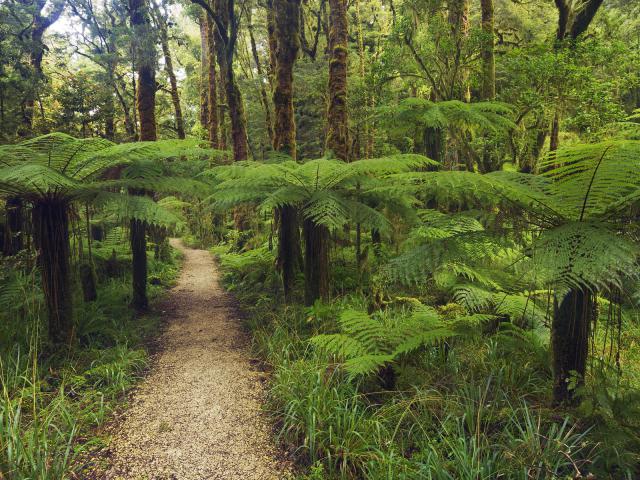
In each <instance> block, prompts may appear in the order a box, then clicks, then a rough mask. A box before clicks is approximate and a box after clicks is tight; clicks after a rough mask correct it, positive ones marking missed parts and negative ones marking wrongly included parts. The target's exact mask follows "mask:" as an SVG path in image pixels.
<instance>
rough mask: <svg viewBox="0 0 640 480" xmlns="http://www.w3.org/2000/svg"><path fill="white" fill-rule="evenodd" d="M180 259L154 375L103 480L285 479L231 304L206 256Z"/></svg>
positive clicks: (114, 446)
mask: <svg viewBox="0 0 640 480" xmlns="http://www.w3.org/2000/svg"><path fill="white" fill-rule="evenodd" d="M172 245H173V246H174V247H175V248H178V249H179V250H181V251H182V252H183V253H184V256H185V262H184V266H183V270H182V274H181V276H180V279H179V282H178V285H177V286H176V287H175V288H174V289H173V290H172V291H171V293H170V295H169V299H168V301H167V305H166V306H165V307H164V308H165V309H166V311H165V313H164V315H165V320H166V321H167V324H168V326H167V328H166V331H165V332H164V333H163V334H162V337H161V345H162V347H161V351H160V353H159V354H158V356H157V358H156V359H155V361H154V362H153V365H152V368H151V371H150V372H149V374H148V376H147V377H146V378H145V380H144V381H143V382H142V383H141V385H140V386H139V388H138V389H137V390H136V391H135V393H134V394H133V397H132V399H131V405H130V408H129V409H128V410H127V411H126V412H125V413H124V415H123V418H122V419H121V421H119V422H117V426H116V427H114V428H115V431H114V432H113V436H112V439H111V442H110V444H109V447H108V451H107V455H106V457H107V458H108V463H109V467H108V469H107V471H106V472H105V473H104V474H103V475H102V476H101V477H100V478H103V479H109V480H116V479H118V480H119V479H131V480H152V479H154V480H165V479H167V480H168V479H175V480H204V479H224V480H235V479H243V480H247V479H254V480H271V479H283V478H290V476H291V473H290V472H291V470H290V465H289V464H288V463H287V462H286V461H284V460H282V458H283V456H282V453H281V452H280V451H279V450H278V449H277V448H276V447H275V445H274V442H273V439H272V426H271V425H270V424H269V421H268V419H267V418H266V416H265V415H264V413H263V412H262V409H261V406H262V401H263V398H264V388H263V383H264V381H265V376H264V375H265V374H264V373H261V372H260V371H257V370H256V369H254V368H252V366H251V362H250V356H249V353H248V351H247V338H246V336H245V334H244V333H243V332H242V329H241V326H240V320H239V319H238V317H237V315H236V313H235V308H234V303H233V299H232V298H231V297H230V295H229V294H228V293H227V292H225V291H224V290H223V289H222V288H221V286H220V283H219V274H218V271H217V270H216V267H215V264H214V262H213V259H212V257H211V255H210V254H209V253H208V252H207V251H204V250H194V249H189V248H186V247H185V246H184V245H183V244H182V243H181V242H180V241H177V240H172Z"/></svg>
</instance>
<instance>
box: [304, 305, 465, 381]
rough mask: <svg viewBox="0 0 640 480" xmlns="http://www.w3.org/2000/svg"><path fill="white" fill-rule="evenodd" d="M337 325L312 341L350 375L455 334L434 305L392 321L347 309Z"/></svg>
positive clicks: (366, 372) (364, 372) (370, 371)
mask: <svg viewBox="0 0 640 480" xmlns="http://www.w3.org/2000/svg"><path fill="white" fill-rule="evenodd" d="M338 326H339V328H340V333H334V334H323V335H316V336H314V337H312V338H311V340H310V341H311V343H312V344H313V345H315V347H316V348H318V349H320V350H322V351H324V352H326V353H327V354H328V355H330V356H331V357H334V358H336V359H337V360H338V361H339V362H340V363H341V364H342V366H343V367H344V369H345V370H346V372H347V373H348V374H349V376H350V378H356V377H359V376H364V375H370V374H373V373H375V372H377V371H379V370H380V369H381V368H383V367H385V366H386V365H388V364H392V363H394V362H396V361H398V360H399V358H400V357H401V356H402V355H406V354H409V353H411V352H415V351H416V350H418V349H419V348H420V347H423V346H427V345H434V344H436V343H438V342H441V341H442V340H445V339H447V338H450V337H452V336H454V335H455V334H456V332H455V329H454V328H452V326H451V325H447V324H446V323H445V322H444V321H443V320H442V319H441V318H440V317H439V316H438V313H437V312H436V311H435V310H434V309H432V308H430V307H426V306H423V305H421V306H419V307H417V308H415V309H414V310H413V312H412V314H411V315H409V316H405V317H400V318H396V319H394V321H393V322H389V323H386V322H382V321H380V320H378V319H376V318H374V317H371V316H369V315H367V314H366V313H364V312H362V311H357V310H346V311H344V312H343V313H342V314H341V315H340V319H339V320H338Z"/></svg>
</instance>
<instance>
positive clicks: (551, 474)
mask: <svg viewBox="0 0 640 480" xmlns="http://www.w3.org/2000/svg"><path fill="white" fill-rule="evenodd" d="M231 250H233V249H231ZM345 250H346V249H342V252H341V254H342V255H344V251H345ZM213 252H214V253H215V254H217V255H218V257H219V259H220V262H221V265H222V268H223V271H224V281H225V284H226V287H227V288H228V289H229V290H231V291H233V292H234V294H235V295H236V296H237V298H238V299H239V301H240V303H241V305H242V307H243V309H244V310H245V312H246V318H247V325H248V327H249V329H250V331H251V332H252V335H253V348H254V349H255V351H256V353H257V354H258V355H259V356H260V357H261V358H262V359H263V360H264V362H265V363H266V364H267V365H268V367H269V369H271V371H272V376H271V383H270V387H269V401H268V409H269V411H270V413H271V414H272V415H273V418H274V420H275V423H276V426H277V438H278V440H279V442H280V443H281V444H282V445H283V447H284V448H285V449H286V450H287V451H288V452H289V453H290V454H291V456H292V457H293V458H295V460H296V461H297V463H298V465H299V466H300V472H301V473H300V477H299V478H304V479H308V480H311V479H338V478H340V479H345V478H364V479H370V480H395V479H397V480H407V479H434V480H440V479H443V480H444V479H447V480H448V479H451V480H453V479H469V480H471V479H474V480H475V479H496V478H509V479H523V480H529V479H553V478H557V479H568V478H612V479H613V478H615V479H631V478H637V475H638V471H637V465H638V460H639V459H640V456H639V452H640V443H639V442H638V434H637V430H636V431H635V432H634V431H633V427H632V426H633V425H637V422H638V418H640V414H639V413H640V412H638V411H636V410H635V409H636V408H637V406H638V405H640V403H638V402H637V400H634V398H635V397H634V395H636V396H637V394H634V393H633V392H637V390H634V389H633V388H632V387H631V386H629V388H628V389H626V390H624V389H620V385H617V386H616V388H615V389H614V388H613V386H612V385H610V384H609V386H608V387H605V386H604V384H608V382H609V381H608V380H607V379H608V378H613V377H611V375H607V374H604V373H603V374H602V375H600V376H595V374H592V376H593V378H591V380H590V381H589V382H588V383H587V385H589V386H590V388H592V389H593V391H592V392H587V391H585V392H582V394H583V398H584V401H583V402H582V404H581V406H580V408H578V409H561V408H553V407H551V406H550V405H551V404H552V402H551V399H550V398H549V397H550V395H549V391H550V385H551V382H552V377H551V366H550V352H549V347H548V337H544V333H541V332H540V331H536V330H535V329H534V330H531V329H523V328H520V327H518V326H516V325H513V324H510V323H509V324H508V325H499V328H497V329H492V330H491V331H489V332H487V331H483V329H482V328H475V329H470V330H471V331H472V332H473V331H475V332H476V333H475V334H473V333H472V334H462V333H460V332H456V334H455V336H453V337H447V338H446V339H441V340H440V341H435V342H426V343H424V344H423V345H422V346H420V347H419V348H417V347H416V349H414V350H412V351H407V352H406V354H402V355H398V356H397V357H393V358H389V357H384V358H383V359H382V361H380V363H379V365H378V364H375V363H374V365H377V367H376V368H377V370H375V371H374V372H373V373H370V372H369V370H366V372H364V374H357V373H358V372H356V374H354V371H353V363H349V362H353V360H354V358H355V359H356V361H357V359H358V358H359V357H358V356H357V355H356V356H355V357H354V354H353V352H354V351H355V352H360V355H361V356H362V355H365V356H366V355H369V353H370V352H369V353H367V352H363V351H362V350H358V349H359V348H361V347H360V346H359V345H360V344H362V342H367V339H368V338H369V337H371V339H370V340H371V342H372V343H371V345H374V344H375V342H374V340H372V339H377V341H379V340H380V335H379V334H378V333H376V332H377V330H376V329H375V328H373V327H371V328H370V327H369V325H370V323H371V322H373V321H379V322H381V324H382V325H402V324H403V322H406V321H408V320H410V317H411V315H412V312H415V308H414V307H413V306H412V304H415V303H416V302H418V303H419V301H418V300H417V299H415V298H407V297H403V296H401V295H404V294H405V292H400V291H398V292H396V293H397V296H396V297H395V298H396V301H394V302H390V303H387V304H386V305H385V306H384V308H381V309H372V308H371V306H372V305H371V304H372V298H371V297H372V295H370V294H369V295H365V294H363V293H354V291H355V292H357V290H356V289H350V290H351V292H352V293H348V294H342V292H341V291H339V290H338V291H337V292H334V293H335V294H336V296H335V298H334V300H333V302H331V303H327V304H322V303H316V304H315V305H314V306H313V307H310V308H305V307H302V306H300V305H299V304H296V303H292V304H289V305H285V304H284V303H283V300H282V294H281V292H280V291H279V289H278V277H277V275H276V273H275V272H274V253H273V252H271V251H269V249H268V248H267V247H266V246H265V247H263V248H258V249H255V250H250V251H248V252H246V253H230V250H229V248H228V247H226V246H218V247H214V248H213ZM339 264H340V258H337V259H336V265H337V267H339ZM337 267H336V268H335V269H334V275H340V276H341V279H340V280H341V281H340V282H338V283H339V284H341V285H344V284H347V283H352V284H357V283H358V279H357V278H354V277H353V274H351V277H350V278H349V275H350V274H349V272H348V271H345V270H343V269H340V268H337ZM368 288H369V289H370V290H371V289H372V287H371V286H369V287H368ZM421 293H422V296H421V298H422V299H423V300H424V301H427V300H429V299H431V298H433V297H430V295H429V292H421ZM420 308H423V307H420ZM367 309H369V310H370V313H371V314H370V316H369V317H368V316H367V315H366V313H363V314H361V317H362V318H361V322H362V323H361V324H359V327H358V328H359V330H358V328H354V327H353V314H352V313H351V314H348V320H349V321H348V322H345V321H344V319H343V320H341V315H343V312H345V311H346V312H353V311H361V312H366V311H367ZM458 310H459V306H456V305H454V304H448V305H445V306H439V307H437V311H438V315H439V318H440V321H441V322H450V319H451V318H452V317H456V318H458V320H460V319H461V318H462V319H464V318H465V316H464V315H462V316H461V315H460V312H459V311H458ZM452 312H453V313H452ZM456 312H457V314H456ZM349 315H351V316H350V317H349ZM367 318H369V320H366V319H367ZM467 320H468V318H467ZM349 322H351V323H349ZM451 324H452V323H451V322H450V323H449V325H451ZM341 329H342V330H341ZM485 330H486V329H485ZM387 331H393V329H390V330H389V329H387ZM339 333H341V334H343V335H342V336H341V337H340V336H339V335H338V336H336V335H335V334H339ZM328 334H333V335H334V336H333V337H331V338H329V337H328V336H327V335H328ZM318 335H321V337H318ZM368 336H369V337H368ZM350 337H351V341H350ZM327 339H329V340H331V341H334V340H335V342H338V340H339V341H340V342H342V343H340V342H338V343H335V342H334V343H332V344H331V348H330V349H329V350H330V351H329V352H327V351H326V349H325V348H322V347H323V346H324V345H326V344H327V342H328V340H327ZM355 340H357V341H355ZM636 340H637V338H636ZM629 344H630V347H629V350H628V353H629V354H632V352H633V349H634V348H636V347H634V345H637V344H636V343H635V341H630V342H629ZM349 349H351V350H352V351H351V350H349ZM370 357H371V355H369V356H368V357H367V358H366V360H367V361H368V362H370V361H371V358H370ZM374 360H376V361H377V359H375V358H374ZM366 365H367V366H368V367H370V366H371V365H370V363H367V364H366ZM356 370H357V369H356ZM593 370H594V371H596V370H597V369H593ZM596 385H598V387H597V388H596ZM607 388H609V389H607ZM635 388H637V385H636V386H635ZM625 392H626V393H625ZM634 405H635V406H634ZM625 425H626V426H625ZM630 427H631V428H630Z"/></svg>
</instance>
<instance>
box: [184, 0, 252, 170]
mask: <svg viewBox="0 0 640 480" xmlns="http://www.w3.org/2000/svg"><path fill="white" fill-rule="evenodd" d="M191 1H192V3H195V4H197V5H200V6H201V7H202V8H204V10H205V11H206V12H207V14H208V15H209V18H211V20H213V22H214V23H215V26H216V29H215V31H216V40H217V41H216V53H217V57H218V65H219V67H220V73H221V75H222V77H223V78H224V86H225V92H226V96H227V106H228V109H229V119H230V120H231V139H232V142H233V159H234V160H235V161H239V160H246V159H247V157H248V154H249V144H248V140H247V124H246V119H245V115H244V106H243V104H242V95H241V94H240V89H239V88H238V85H237V82H236V79H235V74H234V71H233V59H234V56H235V50H236V44H237V42H238V32H239V27H240V18H239V17H236V12H235V0H216V1H215V2H214V5H213V7H212V6H211V5H209V3H207V1H206V0H191Z"/></svg>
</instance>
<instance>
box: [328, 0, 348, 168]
mask: <svg viewBox="0 0 640 480" xmlns="http://www.w3.org/2000/svg"><path fill="white" fill-rule="evenodd" d="M329 7H330V14H329V23H330V27H329V106H328V110H327V145H326V146H327V149H328V150H331V151H333V153H334V155H335V156H336V157H337V158H339V159H341V160H345V161H346V160H348V159H349V125H348V118H347V67H348V64H347V60H348V59H347V54H348V51H349V45H348V43H347V42H348V34H349V29H348V24H347V2H346V0H329Z"/></svg>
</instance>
